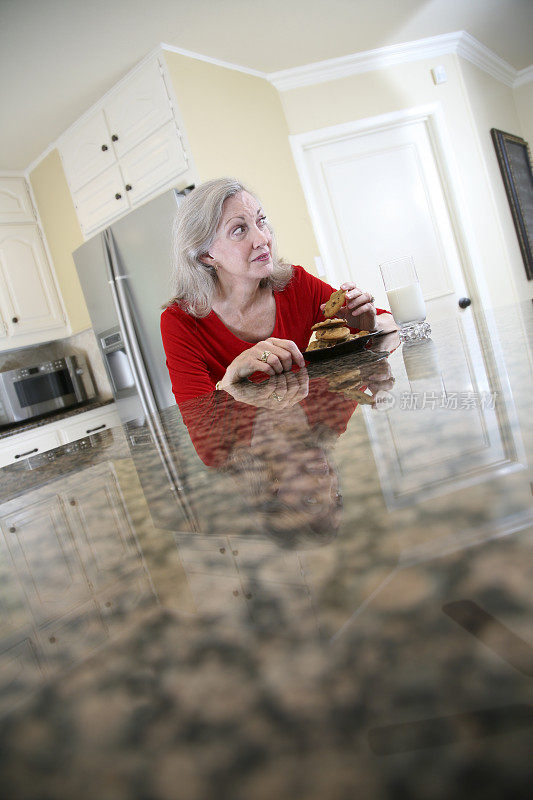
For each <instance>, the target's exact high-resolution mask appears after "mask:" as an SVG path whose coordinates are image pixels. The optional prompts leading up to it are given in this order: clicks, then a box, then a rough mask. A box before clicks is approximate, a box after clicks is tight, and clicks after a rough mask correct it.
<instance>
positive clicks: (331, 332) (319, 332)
mask: <svg viewBox="0 0 533 800" xmlns="http://www.w3.org/2000/svg"><path fill="white" fill-rule="evenodd" d="M311 330H312V331H314V334H315V338H314V339H312V340H311V341H310V342H309V346H308V348H307V349H308V350H318V349H320V348H322V347H334V346H335V345H336V344H340V343H341V342H345V341H347V340H348V339H349V338H350V329H349V328H347V327H346V320H344V319H339V318H337V317H333V318H332V319H325V320H324V322H317V323H316V325H313V327H312V328H311Z"/></svg>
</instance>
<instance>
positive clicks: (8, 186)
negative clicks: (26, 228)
mask: <svg viewBox="0 0 533 800" xmlns="http://www.w3.org/2000/svg"><path fill="white" fill-rule="evenodd" d="M17 222H35V217H34V214H33V206H32V203H31V199H30V195H29V192H28V188H27V186H26V181H25V180H24V178H15V177H3V178H0V224H2V223H7V224H8V225H10V224H12V223H17Z"/></svg>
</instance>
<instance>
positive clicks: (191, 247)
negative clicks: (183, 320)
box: [166, 178, 293, 317]
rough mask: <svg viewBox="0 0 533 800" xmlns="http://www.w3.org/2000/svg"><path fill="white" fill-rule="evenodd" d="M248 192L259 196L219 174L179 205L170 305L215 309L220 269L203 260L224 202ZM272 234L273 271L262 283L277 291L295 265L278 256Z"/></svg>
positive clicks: (199, 311)
mask: <svg viewBox="0 0 533 800" xmlns="http://www.w3.org/2000/svg"><path fill="white" fill-rule="evenodd" d="M241 192H248V194H251V195H252V197H254V198H255V199H256V200H257V201H258V202H260V201H259V199H258V198H257V196H256V195H255V194H254V192H251V191H250V190H249V189H247V188H246V186H243V184H242V183H240V181H238V180H236V179H235V178H216V179H215V180H212V181H206V183H202V184H200V186H198V187H196V189H193V191H192V192H190V193H189V194H188V195H186V197H185V198H184V200H182V202H181V203H180V205H179V206H178V212H177V214H176V219H175V221H174V229H173V270H172V276H171V282H172V293H173V296H172V298H171V300H169V302H168V303H167V304H166V305H167V306H170V305H173V304H174V303H177V304H178V305H179V306H180V307H181V308H183V309H184V310H185V311H187V312H188V313H189V314H192V315H193V316H195V317H206V316H207V315H208V314H209V312H210V311H211V309H212V306H213V300H214V297H215V292H216V288H217V284H218V276H217V272H216V269H215V268H214V267H212V266H209V265H208V264H204V263H203V262H202V261H201V260H200V256H202V255H205V253H207V252H208V251H209V248H210V247H211V245H212V244H213V240H214V239H215V236H216V232H217V228H218V226H219V223H220V218H221V216H222V206H223V205H224V201H225V200H227V199H228V197H233V196H234V195H236V194H240V193H241ZM266 224H267V227H268V229H269V231H270V233H271V234H272V246H271V249H272V261H273V264H274V269H273V272H272V274H271V275H270V276H269V277H267V278H263V280H262V281H261V285H262V286H271V287H272V289H273V290H274V291H280V290H281V289H283V288H284V287H285V286H286V285H287V284H288V282H289V281H290V279H291V277H292V272H293V270H292V266H291V265H290V264H287V263H286V262H284V261H282V260H281V259H279V258H278V255H277V249H276V241H275V237H274V232H273V230H272V228H271V226H270V223H269V222H268V221H267V223H266Z"/></svg>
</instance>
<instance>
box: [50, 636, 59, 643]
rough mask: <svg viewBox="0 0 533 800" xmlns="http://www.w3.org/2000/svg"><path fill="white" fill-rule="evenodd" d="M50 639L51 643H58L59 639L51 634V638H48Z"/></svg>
mask: <svg viewBox="0 0 533 800" xmlns="http://www.w3.org/2000/svg"><path fill="white" fill-rule="evenodd" d="M48 641H49V642H50V643H51V644H55V643H56V641H57V639H56V637H55V636H50V638H49V639H48Z"/></svg>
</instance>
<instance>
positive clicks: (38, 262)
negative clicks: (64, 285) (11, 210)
mask: <svg viewBox="0 0 533 800" xmlns="http://www.w3.org/2000/svg"><path fill="white" fill-rule="evenodd" d="M0 306H1V307H2V316H3V318H4V320H5V322H6V324H7V328H8V335H9V336H10V337H12V338H16V337H18V336H22V335H24V334H33V333H35V334H41V333H42V334H43V335H42V336H41V340H44V339H45V338H46V331H48V330H51V329H53V328H60V327H63V326H64V324H65V323H64V320H63V317H62V313H61V306H60V303H59V298H58V295H57V291H56V288H55V285H54V281H53V278H52V274H51V272H50V267H49V265H48V259H47V257H46V253H45V250H44V247H43V243H42V240H41V237H40V234H39V230H38V228H37V226H36V225H2V226H1V227H0ZM16 344H17V343H16V342H13V344H12V346H13V347H16Z"/></svg>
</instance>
